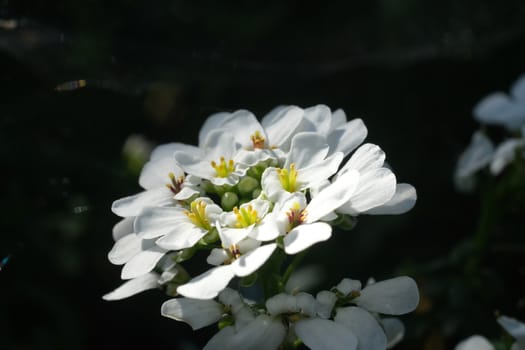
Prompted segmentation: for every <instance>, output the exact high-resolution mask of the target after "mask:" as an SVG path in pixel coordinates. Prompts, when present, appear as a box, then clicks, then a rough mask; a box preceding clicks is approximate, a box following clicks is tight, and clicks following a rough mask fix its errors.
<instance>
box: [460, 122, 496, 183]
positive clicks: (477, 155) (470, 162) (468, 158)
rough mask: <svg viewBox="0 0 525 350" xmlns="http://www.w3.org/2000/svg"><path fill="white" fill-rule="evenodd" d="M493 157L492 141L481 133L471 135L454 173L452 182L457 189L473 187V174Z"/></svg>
mask: <svg viewBox="0 0 525 350" xmlns="http://www.w3.org/2000/svg"><path fill="white" fill-rule="evenodd" d="M493 155H494V146H493V144H492V141H490V139H489V138H488V137H487V136H485V134H484V133H483V132H481V131H476V132H475V133H474V134H473V135H472V140H471V141H470V145H469V146H468V147H467V149H465V151H463V153H462V154H461V156H460V157H459V160H458V163H457V165H456V170H455V172H454V180H455V182H456V185H457V186H458V188H459V189H463V190H469V189H471V188H472V187H473V184H474V183H473V181H474V178H473V176H474V174H475V173H476V172H477V171H479V170H481V169H483V168H484V167H485V166H487V165H488V164H489V163H490V162H491V160H492V158H493Z"/></svg>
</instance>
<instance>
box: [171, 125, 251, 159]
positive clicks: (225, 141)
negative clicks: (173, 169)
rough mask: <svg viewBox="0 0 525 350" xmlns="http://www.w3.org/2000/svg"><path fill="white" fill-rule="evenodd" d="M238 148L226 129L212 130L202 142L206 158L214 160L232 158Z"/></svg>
mask: <svg viewBox="0 0 525 350" xmlns="http://www.w3.org/2000/svg"><path fill="white" fill-rule="evenodd" d="M248 137H249V135H248ZM238 148H239V146H237V145H236V143H235V138H234V136H233V135H232V134H231V133H230V132H228V131H226V130H214V131H212V132H211V133H210V134H209V135H208V138H207V139H206V143H205V144H204V149H205V151H206V159H208V160H214V161H216V162H218V161H219V159H220V158H221V157H224V158H225V159H226V161H228V160H229V159H233V158H234V157H235V155H236V154H237V150H238ZM175 156H177V153H175Z"/></svg>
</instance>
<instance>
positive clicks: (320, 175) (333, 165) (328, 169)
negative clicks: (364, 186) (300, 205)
mask: <svg viewBox="0 0 525 350" xmlns="http://www.w3.org/2000/svg"><path fill="white" fill-rule="evenodd" d="M342 161H343V154H342V153H341V152H337V153H334V154H332V155H331V156H329V157H328V158H326V159H324V160H321V161H319V162H317V163H315V164H312V165H310V166H308V167H306V168H302V169H300V170H299V171H298V172H297V182H298V183H299V184H300V185H301V188H300V189H301V190H302V189H305V188H308V187H310V186H313V185H316V184H317V183H319V182H322V181H324V180H325V179H327V178H328V177H330V176H331V175H333V174H334V173H335V172H336V171H337V169H338V168H339V164H341V162H342Z"/></svg>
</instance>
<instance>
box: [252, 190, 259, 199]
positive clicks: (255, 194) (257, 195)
mask: <svg viewBox="0 0 525 350" xmlns="http://www.w3.org/2000/svg"><path fill="white" fill-rule="evenodd" d="M260 194H261V189H260V188H256V189H255V190H253V192H252V198H257V197H259V195H260Z"/></svg>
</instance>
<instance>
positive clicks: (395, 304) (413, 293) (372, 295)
mask: <svg viewBox="0 0 525 350" xmlns="http://www.w3.org/2000/svg"><path fill="white" fill-rule="evenodd" d="M336 288H337V289H338V290H339V291H340V292H341V293H343V295H350V294H351V293H354V294H355V295H356V297H355V298H353V299H352V303H354V304H356V305H357V306H359V307H362V308H364V309H366V310H368V311H371V312H377V313H381V314H387V315H402V314H406V313H409V312H411V311H413V310H414V309H415V308H416V307H417V305H418V303H419V292H418V289H417V285H416V282H415V281H414V280H413V279H412V278H410V277H406V276H402V277H396V278H391V279H388V280H384V281H380V282H375V283H373V284H370V285H367V286H366V287H365V288H363V289H362V290H361V283H360V282H359V281H356V280H350V279H347V278H345V279H343V280H342V281H341V283H340V284H339V285H337V287H336Z"/></svg>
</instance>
